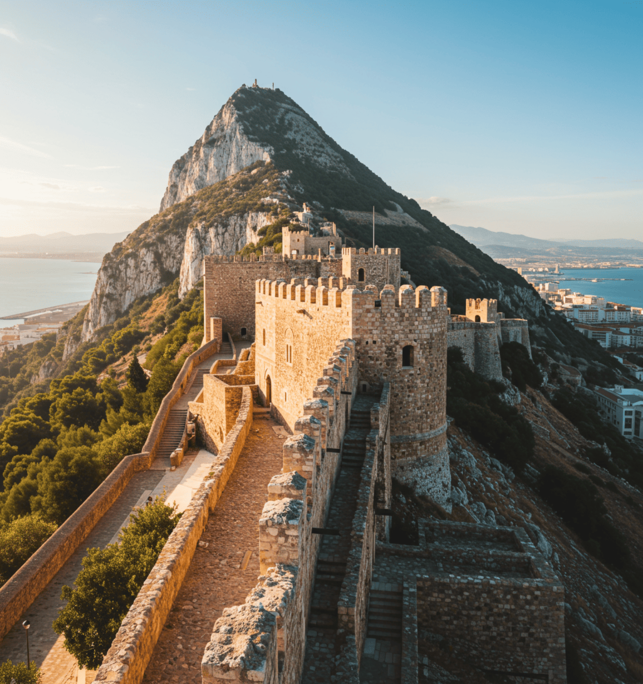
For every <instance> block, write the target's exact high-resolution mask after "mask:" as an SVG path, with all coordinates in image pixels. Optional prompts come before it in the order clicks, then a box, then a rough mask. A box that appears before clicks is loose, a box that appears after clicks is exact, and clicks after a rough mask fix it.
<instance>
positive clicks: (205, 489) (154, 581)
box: [95, 387, 252, 684]
mask: <svg viewBox="0 0 643 684" xmlns="http://www.w3.org/2000/svg"><path fill="white" fill-rule="evenodd" d="M242 391H243V400H242V404H241V408H240V411H239V416H238V419H237V422H236V424H235V426H234V428H233V430H231V432H230V433H229V435H228V438H227V439H226V441H225V444H224V445H223V447H222V449H221V452H220V454H219V455H218V457H217V459H216V461H215V463H214V465H213V466H212V470H211V472H210V475H209V477H208V479H207V480H205V482H204V483H203V484H202V485H201V486H200V487H199V489H198V490H197V492H196V493H195V494H194V496H193V497H192V501H191V503H190V505H189V506H188V508H187V510H186V511H185V512H184V513H183V515H182V517H181V520H180V521H179V524H178V525H177V527H176V528H175V530H174V531H173V532H172V534H171V535H170V537H169V539H168V540H167V542H166V544H165V546H164V547H163V551H161V555H160V556H159V558H158V560H157V562H156V564H155V565H154V567H153V568H152V571H151V572H150V574H149V576H148V578H147V579H146V580H145V582H144V584H143V587H142V588H141V591H140V592H139V594H138V596H137V598H136V600H135V601H134V603H133V604H132V607H131V608H130V610H129V612H128V613H127V615H126V616H125V619H124V620H123V622H122V624H121V627H120V629H119V630H118V632H117V634H116V637H115V639H114V641H113V643H112V646H111V648H110V649H109V651H108V653H107V655H106V656H105V658H104V660H103V664H102V665H101V667H100V669H99V670H98V672H97V674H96V679H95V681H96V682H110V683H113V684H116V683H117V684H139V682H141V681H142V680H143V676H144V674H145V669H146V667H147V665H148V663H149V660H150V658H151V656H152V653H153V651H154V647H155V646H156V643H157V641H158V639H159V637H160V635H161V631H162V629H163V625H164V624H165V621H166V620H167V617H168V615H169V613H170V610H171V609H172V604H173V603H174V600H175V599H176V597H177V595H178V593H179V590H180V588H181V585H182V583H183V580H184V578H185V575H186V574H187V571H188V569H189V567H190V563H191V561H192V557H193V556H194V552H195V550H196V548H197V543H198V541H199V538H200V537H201V534H202V533H203V530H204V529H205V525H206V523H207V520H208V517H209V514H210V512H211V511H212V510H214V508H215V507H216V504H217V502H218V500H219V498H220V497H221V494H222V493H223V491H224V489H225V486H226V484H227V482H228V480H229V478H230V476H231V474H232V472H233V471H234V468H235V466H236V463H237V460H238V458H239V455H240V453H241V451H242V449H243V446H244V444H245V441H246V437H247V436H248V433H249V431H250V428H251V427H252V393H251V391H250V389H249V388H248V387H244V388H242Z"/></svg>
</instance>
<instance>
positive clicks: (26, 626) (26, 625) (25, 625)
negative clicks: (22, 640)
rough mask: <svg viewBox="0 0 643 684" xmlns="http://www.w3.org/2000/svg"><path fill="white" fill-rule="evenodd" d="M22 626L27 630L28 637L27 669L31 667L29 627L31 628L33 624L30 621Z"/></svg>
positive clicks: (26, 621)
mask: <svg viewBox="0 0 643 684" xmlns="http://www.w3.org/2000/svg"><path fill="white" fill-rule="evenodd" d="M22 626H23V627H24V628H25V634H26V635H27V667H28V668H29V667H31V662H30V659H29V627H31V623H30V622H29V620H25V621H24V622H23V623H22Z"/></svg>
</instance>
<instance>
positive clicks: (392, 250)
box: [342, 247, 402, 256]
mask: <svg viewBox="0 0 643 684" xmlns="http://www.w3.org/2000/svg"><path fill="white" fill-rule="evenodd" d="M349 254H350V255H357V254H363V255H365V256H374V255H380V256H383V255H385V254H386V255H393V254H397V255H401V254H402V250H401V249H400V248H399V247H369V248H368V249H365V248H364V247H360V248H359V249H358V248H357V247H342V255H346V256H348V255H349Z"/></svg>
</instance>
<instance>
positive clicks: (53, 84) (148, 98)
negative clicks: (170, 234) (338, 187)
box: [0, 0, 643, 239]
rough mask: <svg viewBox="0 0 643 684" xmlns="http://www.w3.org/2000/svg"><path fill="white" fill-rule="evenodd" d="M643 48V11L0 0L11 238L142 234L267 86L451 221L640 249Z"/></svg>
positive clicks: (5, 204) (552, 5) (5, 200)
mask: <svg viewBox="0 0 643 684" xmlns="http://www.w3.org/2000/svg"><path fill="white" fill-rule="evenodd" d="M641 35H643V2H641V0H629V1H619V0H614V1H605V2H595V1H592V0H585V1H584V2H569V1H566V0H558V1H557V2H547V1H541V2H538V3H536V2H525V1H523V2H516V1H515V0H513V1H512V2H499V1H497V0H488V1H487V2H481V1H480V2H465V1H459V0H448V1H440V2H395V3H394V2H386V3H383V2H358V1H355V2H351V1H350V0H349V1H348V2H347V1H346V0H344V2H332V1H331V2H323V3H322V2H316V3H312V2H270V1H263V2H243V1H236V2H214V1H211V2H190V1H185V0H184V1H182V2H172V3H170V2H159V1H158V0H156V1H155V2H133V1H130V2H68V1H65V0H58V1H57V2H51V0H49V1H48V2H42V1H40V2H37V1H30V0H21V1H20V2H17V1H15V0H13V1H12V2H7V1H6V0H0V103H1V105H0V236H7V235H17V234H22V233H28V232H37V233H41V234H44V233H51V232H55V231H59V230H67V231H69V232H72V233H86V232H96V231H109V232H115V231H120V230H132V229H134V228H135V227H136V226H137V225H138V224H139V223H141V222H142V221H144V220H145V219H147V218H149V216H150V215H152V214H153V213H155V212H156V211H157V209H158V205H159V202H160V200H161V197H162V194H163V191H164V189H165V185H166V183H167V175H168V172H169V170H170V167H171V165H172V163H173V162H174V160H175V159H176V158H178V157H179V156H180V155H181V154H183V153H184V152H185V151H186V150H187V148H188V147H189V146H190V145H191V144H193V142H194V141H195V140H196V138H197V137H199V136H200V135H201V133H202V132H203V129H204V128H205V126H206V125H207V124H208V122H209V121H210V120H211V119H212V117H213V116H214V114H216V112H217V111H218V110H219V108H220V107H221V106H222V105H223V104H224V103H225V101H226V100H227V98H228V97H229V96H230V95H231V94H232V92H233V91H234V90H235V89H236V88H238V87H239V86H240V85H241V84H242V83H248V84H250V83H251V82H252V81H253V80H254V79H255V78H257V79H258V81H259V84H260V85H270V84H271V83H272V82H274V83H275V85H276V86H278V87H280V88H281V89H282V90H284V91H285V92H286V93H287V94H288V95H290V96H291V97H292V98H293V99H294V100H295V101H296V102H298V103H299V104H300V105H301V106H302V107H304V109H306V110H307V111H308V112H309V114H311V115H312V116H313V118H314V119H316V120H317V121H318V123H320V124H321V125H322V126H323V128H324V129H325V130H326V131H327V132H328V133H329V134H330V135H331V136H332V137H333V138H335V140H337V142H339V144H341V145H342V146H343V147H345V148H346V149H348V150H350V151H351V152H352V153H353V154H355V155H356V156H357V157H358V158H359V159H360V160H361V161H363V162H364V163H365V164H367V165H368V166H369V167H370V168H371V169H372V170H373V171H375V172H376V173H377V174H378V175H380V176H381V177H382V178H384V179H385V180H386V181H387V182H388V183H389V184H390V185H392V186H393V187H394V188H395V189H397V190H399V191H401V192H403V193H405V194H407V195H409V196H411V197H414V198H416V199H417V200H418V201H419V202H420V203H421V204H422V205H423V206H425V207H426V208H428V209H429V210H430V211H432V212H433V213H435V214H436V215H437V216H438V217H439V218H441V219H442V220H443V221H445V222H447V223H459V224H462V225H475V226H483V227H486V228H488V229H490V230H503V231H508V232H513V233H525V234H528V235H533V236H538V237H544V238H556V237H568V238H580V237H587V238H592V237H596V238H598V237H605V236H609V237H623V238H626V237H629V238H640V239H643V218H642V217H643V168H642V167H643V162H642V160H643V134H642V126H641V122H642V121H643V79H642V77H641V73H642V68H643V41H642V40H641Z"/></svg>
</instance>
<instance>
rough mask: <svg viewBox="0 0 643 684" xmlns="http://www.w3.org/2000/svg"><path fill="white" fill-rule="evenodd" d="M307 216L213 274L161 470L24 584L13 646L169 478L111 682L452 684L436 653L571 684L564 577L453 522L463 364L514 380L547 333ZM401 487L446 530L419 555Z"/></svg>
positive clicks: (488, 530) (102, 504) (81, 519)
mask: <svg viewBox="0 0 643 684" xmlns="http://www.w3.org/2000/svg"><path fill="white" fill-rule="evenodd" d="M306 210H307V207H306V206H304V211H303V212H300V216H299V218H300V221H301V228H302V230H295V229H291V230H284V232H283V247H284V249H283V254H274V253H272V251H271V250H264V254H263V255H262V256H260V257H258V258H257V257H256V256H254V255H253V256H251V257H250V258H245V259H244V258H241V257H232V258H230V257H223V256H210V257H207V258H206V262H205V267H204V271H205V272H204V306H205V312H204V316H205V320H204V329H205V335H204V337H205V339H204V341H203V344H202V345H201V347H200V348H199V349H198V350H196V351H195V352H193V353H192V354H191V355H190V356H189V357H188V359H187V360H186V361H185V363H184V365H183V368H182V370H181V372H180V373H179V375H178V377H177V379H176V381H175V383H174V386H173V388H172V390H171V391H170V392H169V393H168V394H167V395H166V397H165V398H164V400H163V404H162V406H161V408H160V409H159V412H158V413H157V416H156V418H155V420H154V423H153V425H152V428H151V429H150V434H149V436H148V439H147V442H146V444H145V445H144V447H143V450H142V452H141V453H138V454H131V455H129V456H126V457H124V458H123V459H122V461H121V462H120V463H119V464H118V465H117V466H116V467H115V468H114V470H113V471H112V473H110V475H109V476H108V477H107V478H106V480H105V481H104V483H103V484H102V485H101V486H100V487H99V488H98V489H97V490H96V491H95V492H94V493H93V494H92V495H91V496H90V497H89V498H88V499H87V501H86V502H85V503H84V504H83V505H82V506H81V507H80V508H79V509H78V511H77V512H76V513H75V514H74V515H73V516H71V517H70V518H69V520H68V521H67V522H65V524H64V525H62V526H61V528H60V529H59V530H58V531H57V532H56V533H55V534H54V535H52V537H51V538H50V539H49V540H48V541H47V542H45V544H44V545H43V546H42V547H41V549H40V550H39V552H38V553H37V554H34V556H33V557H32V558H31V559H30V560H29V561H28V562H27V563H26V564H25V565H24V566H23V568H21V570H20V571H18V572H17V573H16V574H15V575H14V577H13V578H12V579H11V580H10V581H9V582H8V583H7V584H6V585H5V586H4V587H3V590H2V595H1V596H0V634H2V635H6V634H7V633H8V632H10V631H12V630H13V631H15V629H21V628H20V626H19V620H21V619H22V618H21V616H22V615H24V614H25V612H26V610H27V609H29V606H31V605H32V603H34V601H35V600H36V597H39V595H40V596H42V597H44V598H43V600H45V599H46V597H47V596H49V594H48V591H49V589H47V587H48V586H50V583H51V580H52V579H53V578H54V577H55V576H56V573H57V572H58V570H59V569H60V568H61V567H67V565H66V564H67V563H72V558H73V554H74V552H75V551H76V550H77V549H78V548H79V547H80V546H81V545H82V544H83V543H85V540H86V539H87V538H88V535H89V533H90V531H91V530H92V529H93V528H94V526H97V525H98V521H100V520H102V518H103V517H104V516H105V514H106V513H107V511H109V510H110V508H111V507H112V505H113V504H114V502H115V501H117V500H119V501H120V498H119V497H122V496H124V495H125V494H127V492H128V491H130V493H131V492H139V490H137V489H131V490H130V489H128V488H129V487H130V485H131V484H132V483H135V482H136V477H137V474H141V475H144V476H145V477H148V476H150V473H151V475H154V478H153V481H154V482H156V483H157V484H156V486H157V488H159V487H161V485H162V484H163V483H164V482H166V481H167V482H168V483H173V485H172V486H174V487H175V489H174V490H173V491H174V493H175V494H176V496H177V497H179V498H180V500H181V501H184V507H183V508H182V509H181V510H182V513H181V519H180V520H179V522H178V524H177V526H176V528H175V529H174V531H173V532H172V534H171V535H170V537H169V539H168V541H167V543H166V544H165V546H164V548H163V550H162V551H161V554H160V556H159V557H158V559H157V561H156V564H155V565H154V567H153V568H152V570H151V572H150V573H149V575H148V577H147V579H146V580H145V582H144V584H143V587H142V588H141V591H140V592H139V594H138V596H137V598H136V599H135V601H134V603H133V604H132V605H131V607H130V609H129V611H128V613H127V615H126V616H125V618H124V619H123V621H122V623H121V626H120V629H119V630H118V633H117V634H116V637H115V638H114V640H113V642H112V644H111V647H110V648H109V651H108V653H107V654H106V655H105V657H104V659H103V662H102V665H101V666H100V668H99V670H98V671H97V673H96V678H95V681H96V682H97V683H103V682H105V683H107V682H109V683H110V684H142V682H150V683H154V684H156V683H157V682H158V683H161V682H163V683H165V682H171V683H172V684H174V683H175V682H188V681H189V682H196V681H199V682H202V683H203V684H214V683H215V682H218V683H220V684H223V683H229V682H264V683H265V684H299V683H300V682H301V683H302V684H318V683H320V684H328V683H329V682H341V683H346V684H360V683H369V684H383V683H384V682H386V683H389V682H391V683H397V682H399V683H404V684H411V683H413V684H416V683H418V682H428V681H435V679H432V676H431V675H430V672H429V669H428V668H429V665H430V661H429V659H428V656H427V655H426V651H425V650H423V649H426V648H428V647H427V646H426V644H427V638H430V639H431V640H433V641H435V643H438V642H439V643H440V644H441V646H440V648H443V649H444V652H445V653H448V654H450V657H451V656H453V657H455V658H456V659H457V660H458V662H462V663H465V664H466V665H467V667H469V668H473V670H474V671H476V672H479V673H480V674H481V676H486V675H490V676H493V677H496V678H498V677H500V679H495V680H494V681H522V680H524V679H525V678H528V679H533V680H538V681H546V682H550V683H551V684H554V683H555V684H561V683H562V682H565V681H566V677H565V629H564V617H565V612H564V605H565V604H564V591H563V586H562V584H561V582H560V580H559V579H558V576H557V575H556V574H555V573H554V571H553V569H552V567H551V566H550V565H549V563H548V562H546V561H545V560H544V559H543V557H542V556H541V554H540V552H539V551H538V549H537V548H536V547H535V546H534V544H533V543H532V541H531V540H530V538H529V537H528V536H527V534H526V533H525V532H524V531H523V530H522V529H520V528H517V527H509V526H497V525H496V524H495V523H494V524H472V523H461V522H448V521H446V520H445V519H444V518H446V517H447V515H446V513H448V512H450V511H451V508H452V503H451V501H452V492H451V471H450V460H449V459H450V452H449V441H448V438H447V432H448V419H447V414H446V390H447V387H446V384H447V378H446V370H447V368H446V367H447V349H448V347H450V346H457V347H459V348H460V349H461V350H462V352H463V356H464V358H465V359H466V362H467V363H468V364H469V366H470V367H471V368H472V369H475V370H476V371H478V372H479V373H482V374H483V375H484V376H486V377H488V378H492V379H496V380H502V372H501V364H500V351H499V350H500V346H501V344H502V343H504V342H507V341H518V342H521V343H522V344H524V345H525V346H526V347H527V349H529V333H528V328H527V323H526V321H523V320H506V319H505V318H504V317H503V316H502V314H501V313H499V312H498V310H497V302H495V301H488V300H483V301H480V300H470V301H468V302H467V308H466V315H465V316H452V315H451V314H450V311H449V309H448V307H447V304H448V302H447V292H446V291H445V290H444V289H443V288H442V287H439V286H436V287H432V288H431V289H429V288H428V287H425V286H420V287H415V286H414V285H413V283H412V282H410V275H409V274H408V273H406V272H404V271H403V270H402V269H401V263H400V259H401V256H400V250H399V249H379V248H373V249H369V250H364V249H359V250H358V249H353V248H348V247H346V246H344V245H343V244H342V239H341V237H340V236H339V235H338V234H337V231H336V229H335V226H334V225H333V224H326V225H325V226H322V227H321V229H319V228H317V229H315V231H314V233H313V232H312V231H310V230H309V225H310V222H309V220H308V219H309V216H308V214H309V212H307V211H306ZM188 443H189V444H191V445H192V446H193V447H195V446H196V445H199V448H196V449H191V450H189V456H187V457H186V458H185V459H184V456H185V453H186V449H187V446H188ZM168 444H171V445H172V446H171V448H170V449H169V450H168V449H167V445H168ZM177 445H178V446H177ZM186 464H187V465H186ZM153 469H155V470H157V471H161V472H162V473H163V475H162V476H160V477H161V479H160V480H159V479H158V478H157V476H156V474H155V473H154V471H153ZM179 473H182V474H181V475H179V478H178V479H172V478H175V476H176V475H177V474H179ZM166 478H167V480H166ZM147 481H148V480H147V479H146V480H145V482H147ZM394 482H397V483H399V485H395V487H399V492H402V490H404V491H407V493H408V491H413V492H414V495H419V496H420V497H424V499H425V501H426V506H427V507H433V510H434V511H435V512H437V514H438V518H440V517H441V518H442V519H436V518H435V516H433V517H432V518H431V519H424V520H419V521H418V523H417V530H416V531H417V535H416V537H417V543H414V544H408V543H407V544H399V543H394V541H395V538H393V539H392V536H391V534H392V525H391V521H392V505H393V491H394ZM136 486H139V485H136ZM149 495H150V491H145V490H144V491H143V492H142V499H141V500H142V501H146V500H149V498H150V497H149ZM128 496H129V495H128ZM138 496H139V493H136V497H135V498H137V497H138ZM172 496H174V494H173V495H172ZM397 496H398V501H400V500H401V499H400V498H399V496H400V493H398V494H397ZM184 499H185V500H184ZM175 500H176V499H175ZM128 501H129V499H128ZM128 505H129V504H128ZM128 510H129V509H128ZM119 522H120V521H119ZM96 529H98V527H97V528H96ZM393 531H394V530H393ZM57 586H58V585H55V586H54V587H53V590H57ZM38 600H40V598H39V599H38ZM45 613H46V611H45ZM34 619H35V618H34ZM13 631H12V632H11V633H13ZM55 650H56V649H55V647H54V648H52V652H55ZM56 657H57V658H58V657H59V655H57V656H56ZM52 662H53V661H52ZM56 662H58V661H56ZM56 667H57V666H54V670H55V669H56ZM56 676H58V673H56ZM48 681H49V680H48ZM51 681H54V680H51ZM55 681H62V680H59V679H56V680H55ZM65 681H71V680H65ZM79 681H80V679H79ZM444 681H446V679H444ZM449 681H451V680H450V679H449ZM485 681H487V680H485Z"/></svg>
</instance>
